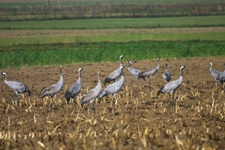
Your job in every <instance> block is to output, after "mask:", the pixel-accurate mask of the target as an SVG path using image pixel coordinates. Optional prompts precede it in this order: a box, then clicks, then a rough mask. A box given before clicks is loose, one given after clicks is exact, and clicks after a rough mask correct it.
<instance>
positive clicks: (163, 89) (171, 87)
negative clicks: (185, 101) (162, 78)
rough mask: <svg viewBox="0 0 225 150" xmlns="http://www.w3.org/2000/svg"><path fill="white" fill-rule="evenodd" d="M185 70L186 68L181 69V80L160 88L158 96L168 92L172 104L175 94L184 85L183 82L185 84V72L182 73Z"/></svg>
mask: <svg viewBox="0 0 225 150" xmlns="http://www.w3.org/2000/svg"><path fill="white" fill-rule="evenodd" d="M184 68H185V66H181V67H180V77H179V79H177V80H174V81H170V82H168V83H166V84H165V85H164V86H162V87H161V88H160V90H159V91H158V93H157V95H159V94H160V93H167V92H168V93H170V95H171V100H170V102H172V100H173V94H174V92H175V91H176V90H177V89H178V88H179V87H180V86H181V85H182V82H183V72H182V70H183V69H184Z"/></svg>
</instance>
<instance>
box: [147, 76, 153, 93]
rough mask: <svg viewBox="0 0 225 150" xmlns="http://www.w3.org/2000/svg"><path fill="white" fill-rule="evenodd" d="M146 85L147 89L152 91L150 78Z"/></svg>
mask: <svg viewBox="0 0 225 150" xmlns="http://www.w3.org/2000/svg"><path fill="white" fill-rule="evenodd" d="M148 85H149V89H150V90H152V88H151V77H149V80H148Z"/></svg>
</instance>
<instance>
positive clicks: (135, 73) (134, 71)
mask: <svg viewBox="0 0 225 150" xmlns="http://www.w3.org/2000/svg"><path fill="white" fill-rule="evenodd" d="M131 65H132V62H131V61H128V66H127V69H128V71H129V72H130V74H131V75H132V84H133V79H134V78H137V79H138V81H139V85H140V80H139V78H143V77H140V73H141V70H139V69H136V68H131V67H130V66H131ZM143 79H144V78H143Z"/></svg>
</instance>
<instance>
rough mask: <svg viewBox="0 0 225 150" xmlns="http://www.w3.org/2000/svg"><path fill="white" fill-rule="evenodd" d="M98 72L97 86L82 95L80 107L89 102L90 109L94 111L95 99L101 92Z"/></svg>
mask: <svg viewBox="0 0 225 150" xmlns="http://www.w3.org/2000/svg"><path fill="white" fill-rule="evenodd" d="M99 74H100V72H98V84H97V85H96V86H95V88H93V89H91V90H89V91H88V92H87V93H86V94H84V95H83V96H82V98H81V101H80V105H81V106H82V107H83V105H84V104H85V103H88V102H90V104H92V108H93V109H94V102H95V99H96V98H97V97H98V96H99V94H100V92H101V90H102V83H101V79H100V75H99Z"/></svg>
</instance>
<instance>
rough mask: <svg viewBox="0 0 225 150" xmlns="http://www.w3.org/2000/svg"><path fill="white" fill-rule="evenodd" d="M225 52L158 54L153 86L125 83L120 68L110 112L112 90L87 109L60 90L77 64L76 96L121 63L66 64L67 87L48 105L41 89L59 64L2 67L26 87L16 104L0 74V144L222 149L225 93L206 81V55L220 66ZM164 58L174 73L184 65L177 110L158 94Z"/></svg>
mask: <svg viewBox="0 0 225 150" xmlns="http://www.w3.org/2000/svg"><path fill="white" fill-rule="evenodd" d="M125 57H126V56H125ZM224 59H225V57H218V58H190V59H170V60H164V59H162V60H161V67H160V69H159V71H158V73H156V74H155V75H154V77H153V78H152V87H153V89H152V91H150V89H149V88H148V87H145V88H143V85H148V83H147V81H148V80H147V81H145V82H144V81H143V80H141V84H142V88H140V87H139V86H138V81H137V80H134V84H133V85H131V75H130V74H129V72H128V71H127V69H125V70H124V73H125V78H126V81H125V85H124V86H123V88H122V91H121V92H119V93H118V94H117V98H118V104H117V106H116V108H115V111H113V110H112V106H111V101H112V97H111V96H108V97H107V98H104V100H103V101H102V102H101V103H96V104H95V108H96V110H95V111H93V110H89V109H88V108H89V105H85V106H84V107H80V106H79V105H76V106H75V107H74V106H73V105H72V103H69V104H66V100H65V98H64V93H65V90H66V89H67V88H68V87H69V86H70V85H72V84H73V83H74V82H75V81H76V80H77V76H78V75H77V69H78V68H79V67H83V68H84V71H83V73H82V80H83V88H82V91H81V94H80V96H82V95H83V94H85V92H86V90H87V89H90V88H92V87H94V86H95V85H96V83H97V71H101V80H102V81H103V80H104V78H105V77H106V76H107V75H108V74H109V73H110V72H111V71H113V70H115V69H116V68H118V66H119V63H104V64H74V65H70V66H64V68H63V73H64V80H65V86H64V89H63V90H62V91H61V92H60V93H59V94H58V95H57V97H56V99H55V102H54V103H53V104H52V105H51V106H46V105H45V101H43V100H41V99H40V92H41V90H42V89H43V88H44V87H47V86H49V85H51V84H53V83H55V82H57V81H58V80H59V67H58V66H46V67H36V68H21V69H12V68H8V69H4V70H0V71H1V72H2V71H5V72H6V73H7V74H8V77H7V79H8V80H14V81H20V82H23V83H25V84H26V85H27V86H28V87H29V88H30V89H31V91H32V95H31V96H30V97H29V96H27V94H24V97H25V98H22V100H21V101H20V102H18V104H17V105H16V104H15V102H17V101H16V100H14V99H17V97H16V95H15V93H14V92H13V91H12V90H11V89H10V88H9V87H7V86H6V85H5V83H4V82H3V80H1V81H0V87H1V91H0V115H1V122H0V139H1V140H0V149H144V148H145V147H146V148H148V149H203V148H204V149H225V145H224V142H225V131H224V129H225V118H224V116H225V109H224V108H225V106H224V105H225V103H224V99H225V97H224V92H223V91H221V90H220V91H217V90H216V89H215V86H214V87H213V88H212V86H213V85H214V83H215V82H214V80H213V78H212V77H211V75H210V73H209V61H212V62H213V64H214V65H213V68H214V69H217V70H220V71H223V70H224V68H223V66H222V64H223V63H224ZM165 63H168V65H169V66H168V70H169V71H170V72H171V73H172V74H173V77H172V80H175V79H177V78H178V77H179V68H180V66H181V65H185V66H186V68H185V69H184V81H183V83H184V84H183V85H182V87H181V88H180V89H179V90H178V91H177V92H176V94H175V97H176V100H177V104H178V107H177V109H175V108H173V107H172V106H171V107H167V100H168V98H169V96H167V97H166V98H164V95H160V96H159V97H157V96H156V92H157V91H158V90H159V88H160V87H161V86H162V85H163V84H164V82H163V80H162V73H163V71H164V68H165V67H164V65H165ZM125 64H126V65H127V63H125ZM155 66H156V62H155V60H149V61H137V62H135V63H133V67H135V68H139V69H141V70H144V69H146V68H149V67H155ZM1 78H2V79H3V76H1ZM80 96H79V97H78V99H77V101H79V99H80ZM46 100H50V98H49V99H46ZM176 110H177V112H176Z"/></svg>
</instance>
